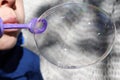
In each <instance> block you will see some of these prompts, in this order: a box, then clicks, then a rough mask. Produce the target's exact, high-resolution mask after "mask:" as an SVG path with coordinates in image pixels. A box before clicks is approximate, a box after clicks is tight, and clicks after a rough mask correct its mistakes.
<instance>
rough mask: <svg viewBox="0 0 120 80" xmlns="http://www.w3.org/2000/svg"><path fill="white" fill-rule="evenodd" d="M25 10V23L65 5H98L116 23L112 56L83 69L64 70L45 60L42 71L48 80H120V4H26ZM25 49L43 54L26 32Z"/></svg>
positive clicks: (108, 0)
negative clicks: (59, 5)
mask: <svg viewBox="0 0 120 80" xmlns="http://www.w3.org/2000/svg"><path fill="white" fill-rule="evenodd" d="M23 1H24V7H25V15H26V18H25V23H27V22H29V21H30V20H31V19H32V18H34V17H39V16H40V15H41V14H43V13H44V12H45V11H46V10H48V9H49V8H51V7H54V6H56V5H58V4H61V3H65V2H81V3H83V2H85V3H90V4H92V5H95V6H97V7H99V8H101V9H103V10H105V11H106V12H108V13H109V14H110V15H111V17H112V19H113V20H114V21H115V25H116V28H117V34H116V41H115V45H114V47H113V49H112V51H111V53H110V54H109V55H108V56H107V57H106V58H105V59H104V60H103V61H102V62H99V63H97V64H94V65H91V66H88V67H84V68H80V69H61V68H58V67H57V66H55V65H52V64H51V63H49V62H48V61H47V60H46V59H45V58H44V57H42V56H40V58H41V67H40V69H41V71H42V75H43V77H44V80H120V76H119V75H120V34H119V33H120V0H23ZM22 32H23V36H24V41H25V42H24V45H23V46H25V47H27V48H29V49H30V50H32V51H34V52H36V53H39V52H38V51H37V47H36V45H35V41H34V38H33V35H32V34H31V33H30V32H29V31H27V30H22Z"/></svg>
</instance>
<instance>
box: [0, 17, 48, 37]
mask: <svg viewBox="0 0 120 80" xmlns="http://www.w3.org/2000/svg"><path fill="white" fill-rule="evenodd" d="M40 22H42V24H43V25H42V27H41V28H37V29H36V26H37V23H40ZM46 28H47V21H46V20H45V19H38V18H34V19H32V20H31V21H30V22H29V23H28V24H3V21H2V19H1V18H0V37H1V36H2V35H3V33H4V29H29V31H30V32H31V33H33V34H40V33H43V32H44V31H45V30H46Z"/></svg>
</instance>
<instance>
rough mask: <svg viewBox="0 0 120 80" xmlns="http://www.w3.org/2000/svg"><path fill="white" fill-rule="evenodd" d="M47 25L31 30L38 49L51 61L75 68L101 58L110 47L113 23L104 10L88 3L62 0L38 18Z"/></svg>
mask: <svg viewBox="0 0 120 80" xmlns="http://www.w3.org/2000/svg"><path fill="white" fill-rule="evenodd" d="M41 18H42V19H45V20H46V21H47V24H48V25H47V29H46V31H45V32H44V33H42V34H35V35H34V38H35V41H36V45H37V48H38V50H39V53H40V54H41V55H42V56H43V57H45V58H46V59H47V60H48V61H49V62H51V63H52V64H54V65H56V66H59V67H61V68H66V69H75V68H80V67H84V66H88V65H91V64H94V63H96V62H98V61H101V60H103V59H104V58H105V57H106V56H107V55H108V54H109V53H110V51H111V49H112V46H113V43H114V39H115V26H114V24H113V22H112V21H111V19H110V17H109V16H108V14H107V13H106V12H105V11H103V10H101V9H99V8H97V7H95V6H92V5H89V4H80V3H65V4H61V5H58V6H55V7H53V8H51V9H49V10H47V11H46V12H45V13H43V14H42V15H41V16H40V18H39V19H41Z"/></svg>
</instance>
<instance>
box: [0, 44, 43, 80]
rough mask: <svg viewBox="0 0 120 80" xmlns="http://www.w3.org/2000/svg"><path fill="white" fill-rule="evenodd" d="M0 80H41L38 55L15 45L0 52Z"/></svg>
mask: <svg viewBox="0 0 120 80" xmlns="http://www.w3.org/2000/svg"><path fill="white" fill-rule="evenodd" d="M0 80H43V78H42V75H41V71H40V59H39V57H38V55H36V54H35V53H33V52H32V51H30V50H28V49H26V48H23V47H20V46H17V45H16V46H15V47H14V48H13V49H11V50H8V51H0Z"/></svg>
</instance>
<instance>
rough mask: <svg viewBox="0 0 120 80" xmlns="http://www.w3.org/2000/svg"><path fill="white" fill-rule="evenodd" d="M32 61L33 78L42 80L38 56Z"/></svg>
mask: <svg viewBox="0 0 120 80" xmlns="http://www.w3.org/2000/svg"><path fill="white" fill-rule="evenodd" d="M34 59H35V62H34V71H35V74H34V78H33V80H43V77H42V74H41V70H40V58H39V57H38V56H37V57H36V58H34Z"/></svg>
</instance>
